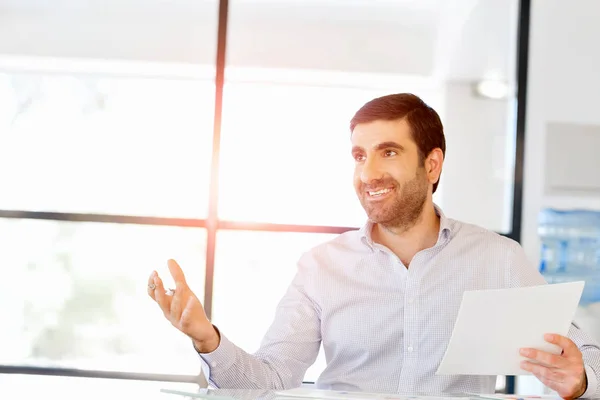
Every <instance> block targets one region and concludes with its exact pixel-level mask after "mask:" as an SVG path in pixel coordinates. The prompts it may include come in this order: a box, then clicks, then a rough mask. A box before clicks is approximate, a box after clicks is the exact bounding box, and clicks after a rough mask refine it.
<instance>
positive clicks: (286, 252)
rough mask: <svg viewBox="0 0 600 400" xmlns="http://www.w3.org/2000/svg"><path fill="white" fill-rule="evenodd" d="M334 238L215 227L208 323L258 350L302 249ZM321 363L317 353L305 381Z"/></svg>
mask: <svg viewBox="0 0 600 400" xmlns="http://www.w3.org/2000/svg"><path fill="white" fill-rule="evenodd" d="M334 237H335V235H326V234H317V233H287V232H286V233H284V232H246V231H220V232H219V234H218V237H217V251H216V257H215V282H214V301H213V318H212V321H213V323H214V324H215V325H216V326H218V327H219V329H220V330H221V331H222V332H223V333H224V334H225V335H227V337H228V338H229V339H231V340H232V341H233V343H235V344H237V345H238V346H240V347H241V348H243V349H244V350H246V351H248V352H255V351H256V350H258V348H259V345H260V342H261V340H262V338H263V336H264V334H265V333H266V332H267V329H268V328H269V326H270V325H271V323H272V322H273V318H274V316H275V309H276V307H277V304H278V303H279V300H281V297H282V296H283V295H284V293H285V291H286V290H287V288H288V285H289V284H290V282H291V280H292V278H293V277H294V274H295V273H296V263H297V261H298V259H299V258H300V256H301V255H302V253H304V252H306V251H308V250H309V249H311V248H312V247H313V246H315V245H317V244H319V243H322V242H325V241H327V240H329V239H332V238H334ZM232 249H234V251H232ZM324 367H325V358H324V356H323V352H321V353H320V355H319V358H318V359H317V361H316V362H315V364H314V365H313V367H312V368H310V369H309V370H308V371H307V373H306V375H305V380H307V381H313V382H314V381H315V380H316V379H317V378H318V376H319V374H320V373H321V371H322V370H323V368H324Z"/></svg>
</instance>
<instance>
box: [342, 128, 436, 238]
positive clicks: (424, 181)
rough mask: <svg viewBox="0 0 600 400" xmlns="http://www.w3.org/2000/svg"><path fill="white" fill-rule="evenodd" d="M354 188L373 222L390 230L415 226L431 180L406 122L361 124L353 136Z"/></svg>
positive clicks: (355, 129)
mask: <svg viewBox="0 0 600 400" xmlns="http://www.w3.org/2000/svg"><path fill="white" fill-rule="evenodd" d="M352 156H353V158H354V160H355V168H354V188H355V189H356V194H357V195H358V198H359V200H360V202H361V204H362V206H363V208H364V209H365V211H366V213H367V215H368V217H369V219H370V220H371V221H373V222H375V223H379V224H382V225H384V226H388V227H390V228H392V227H393V228H405V229H407V228H409V227H410V226H411V225H413V224H414V223H415V222H416V220H417V218H418V217H419V215H420V214H421V211H422V210H423V205H424V204H425V201H426V200H427V196H428V193H429V190H430V189H429V183H430V182H429V180H428V176H427V174H426V172H425V168H424V166H423V165H422V162H421V160H420V159H419V151H418V148H417V145H416V143H415V142H414V141H413V139H412V136H411V133H410V126H409V125H408V123H407V122H406V121H405V120H404V119H402V120H396V121H383V120H378V121H373V122H369V123H365V124H358V125H357V126H356V127H355V128H354V131H353V133H352Z"/></svg>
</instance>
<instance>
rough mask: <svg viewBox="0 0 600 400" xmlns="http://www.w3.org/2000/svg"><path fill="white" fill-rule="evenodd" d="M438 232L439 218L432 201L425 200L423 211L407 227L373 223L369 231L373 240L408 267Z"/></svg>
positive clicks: (434, 242) (436, 237) (432, 244)
mask: <svg viewBox="0 0 600 400" xmlns="http://www.w3.org/2000/svg"><path fill="white" fill-rule="evenodd" d="M439 232H440V218H439V217H438V215H437V214H436V212H435V208H434V206H433V202H431V201H426V202H425V205H424V206H423V211H421V214H419V217H418V218H417V219H416V220H415V223H414V224H412V225H411V226H409V227H401V228H396V227H390V226H383V225H381V224H375V225H374V226H373V230H372V232H371V236H372V238H373V240H374V241H375V242H377V243H380V244H382V245H384V246H386V247H387V248H389V249H390V250H391V251H392V252H394V254H396V255H397V256H398V257H399V258H400V260H401V261H402V262H403V263H404V265H405V266H406V267H407V268H408V265H409V264H410V261H411V260H412V259H413V257H414V256H415V254H417V253H418V252H419V251H421V250H424V249H428V248H430V247H433V246H434V245H435V244H436V243H437V239H438V235H439Z"/></svg>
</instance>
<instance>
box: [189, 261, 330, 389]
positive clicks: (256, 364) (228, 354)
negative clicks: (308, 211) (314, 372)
mask: <svg viewBox="0 0 600 400" xmlns="http://www.w3.org/2000/svg"><path fill="white" fill-rule="evenodd" d="M309 280H310V271H309V269H308V268H306V267H304V264H303V263H302V260H301V262H300V263H299V269H298V272H297V274H296V276H295V278H294V280H293V281H292V283H291V285H290V287H289V288H288V290H287V293H286V294H285V295H284V297H283V298H282V300H281V301H280V303H279V305H278V307H277V311H276V315H275V319H274V322H273V323H272V325H271V327H270V328H269V330H268V331H267V334H266V335H265V337H264V339H263V341H262V343H261V347H260V349H259V350H258V351H257V352H256V353H255V354H254V355H252V354H248V353H247V352H245V351H244V350H242V349H240V348H239V347H237V346H235V345H234V344H233V343H231V342H230V341H229V340H228V339H227V337H226V336H225V335H223V334H221V335H220V338H221V340H220V343H219V344H218V347H217V348H216V349H214V351H211V352H208V353H201V352H199V355H200V357H201V359H202V361H203V371H204V373H205V375H206V376H207V377H209V381H210V382H211V383H212V384H213V385H214V386H216V387H219V388H230V389H231V388H236V389H237V388H252V389H288V388H292V387H298V386H300V384H301V383H302V379H303V377H304V373H305V372H306V370H307V369H308V368H309V367H310V366H311V365H312V364H313V363H314V361H315V359H316V358H317V355H318V352H319V346H320V343H321V333H320V317H319V314H320V312H319V309H318V306H317V305H316V304H315V303H314V301H313V300H312V299H311V298H310V296H309V295H308V294H307V293H306V284H307V281H309Z"/></svg>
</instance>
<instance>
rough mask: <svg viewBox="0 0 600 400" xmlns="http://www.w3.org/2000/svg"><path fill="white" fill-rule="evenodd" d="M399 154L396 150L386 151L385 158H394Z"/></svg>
mask: <svg viewBox="0 0 600 400" xmlns="http://www.w3.org/2000/svg"><path fill="white" fill-rule="evenodd" d="M397 154H398V153H397V152H396V151H395V150H385V151H384V152H383V155H384V157H392V156H395V155H397Z"/></svg>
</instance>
